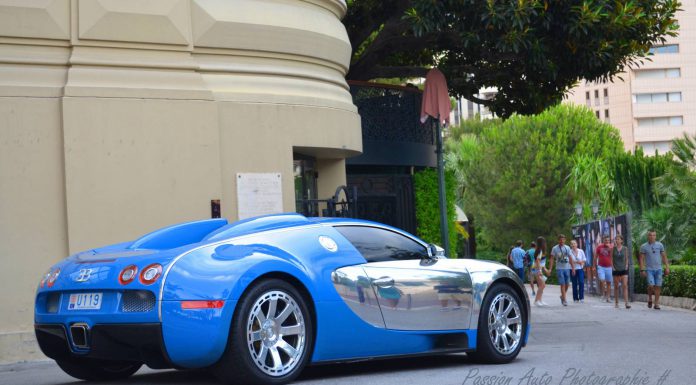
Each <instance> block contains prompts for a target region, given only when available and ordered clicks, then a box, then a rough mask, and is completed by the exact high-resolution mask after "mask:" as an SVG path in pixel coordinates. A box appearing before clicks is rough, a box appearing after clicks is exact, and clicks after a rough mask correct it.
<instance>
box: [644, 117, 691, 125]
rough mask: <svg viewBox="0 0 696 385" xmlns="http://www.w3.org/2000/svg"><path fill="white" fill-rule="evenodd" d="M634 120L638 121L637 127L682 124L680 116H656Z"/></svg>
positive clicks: (682, 120) (682, 118)
mask: <svg viewBox="0 0 696 385" xmlns="http://www.w3.org/2000/svg"><path fill="white" fill-rule="evenodd" d="M636 120H637V122H638V127H649V126H681V125H683V124H684V117H682V116H658V117H653V118H639V119H636Z"/></svg>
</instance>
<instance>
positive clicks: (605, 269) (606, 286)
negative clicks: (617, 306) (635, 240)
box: [594, 235, 613, 303]
mask: <svg viewBox="0 0 696 385" xmlns="http://www.w3.org/2000/svg"><path fill="white" fill-rule="evenodd" d="M594 260H595V269H596V270H597V278H599V293H600V294H601V295H602V300H603V301H604V302H607V303H609V302H610V301H609V295H610V294H611V282H612V280H613V279H612V275H611V268H612V262H611V247H610V244H609V236H608V235H605V236H603V237H602V244H601V245H599V246H597V250H596V251H595V258H594Z"/></svg>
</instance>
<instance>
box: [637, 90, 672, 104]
mask: <svg viewBox="0 0 696 385" xmlns="http://www.w3.org/2000/svg"><path fill="white" fill-rule="evenodd" d="M681 99H682V97H681V92H655V93H646V94H633V103H639V104H644V103H665V102H671V103H675V102H681Z"/></svg>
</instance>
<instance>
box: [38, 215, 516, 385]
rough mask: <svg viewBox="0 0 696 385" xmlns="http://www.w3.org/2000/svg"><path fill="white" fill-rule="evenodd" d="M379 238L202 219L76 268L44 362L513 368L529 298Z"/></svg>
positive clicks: (313, 221) (41, 307) (288, 376)
mask: <svg viewBox="0 0 696 385" xmlns="http://www.w3.org/2000/svg"><path fill="white" fill-rule="evenodd" d="M437 251H438V249H437V248H436V247H435V246H434V245H428V244H427V243H425V242H423V241H422V240H420V239H418V238H417V237H415V236H413V235H410V234H408V233H405V232H403V231H401V230H399V229H395V228H392V227H389V226H386V225H382V224H378V223H374V222H367V221H362V220H352V219H339V218H331V219H329V218H305V217H303V216H301V215H297V214H282V215H273V216H266V217H259V218H254V219H249V220H244V221H239V222H236V223H232V224H227V221H226V220H224V219H211V220H204V221H198V222H190V223H183V224H179V225H174V226H171V227H167V228H164V229H161V230H158V231H155V232H153V233H151V234H148V235H145V236H143V237H142V238H140V239H138V240H136V241H133V242H126V243H121V244H117V245H112V246H107V247H103V248H99V249H94V250H89V251H85V252H81V253H78V254H75V255H73V256H71V257H69V258H67V259H65V260H63V261H62V262H60V263H58V264H56V265H55V266H53V267H52V268H51V269H50V270H49V271H48V272H47V273H46V275H45V276H44V277H43V279H42V280H41V283H40V284H39V287H38V291H37V294H36V306H35V330H36V337H37V339H38V342H39V345H40V346H41V349H42V350H43V352H44V353H45V354H46V355H47V356H48V357H50V358H52V359H54V360H55V361H56V362H57V363H58V365H59V366H60V367H61V368H62V369H63V370H64V371H65V372H66V373H68V374H69V375H71V376H73V377H76V378H80V379H85V380H108V379H118V378H124V377H127V376H130V375H131V374H133V373H135V371H137V370H138V368H140V367H141V366H142V365H143V364H145V365H148V366H149V367H151V368H172V367H173V368H204V367H209V368H211V369H212V370H214V371H215V373H216V374H217V375H218V376H219V377H220V378H221V379H222V381H224V382H225V383H235V384H243V383H251V384H260V383H266V384H279V383H285V382H288V381H291V380H292V379H293V378H295V377H296V376H297V375H298V374H299V372H300V371H301V370H302V369H303V367H305V366H306V365H311V364H316V363H326V362H341V361H353V360H364V359H373V358H384V357H396V356H406V355H421V354H441V353H450V352H467V353H468V354H469V355H471V356H473V357H474V358H475V359H477V360H480V361H484V362H493V363H504V362H508V361H510V360H512V359H514V358H515V357H516V356H517V354H518V353H519V352H520V349H521V348H522V346H524V345H525V344H526V341H527V336H528V334H529V329H528V325H529V300H528V298H527V295H526V292H525V290H524V288H523V283H522V282H521V281H520V280H519V278H518V277H517V275H516V274H515V273H513V271H512V270H510V269H509V268H507V267H506V266H503V265H501V264H498V263H492V262H483V261H477V260H456V259H447V258H445V257H442V256H439V255H438V253H437Z"/></svg>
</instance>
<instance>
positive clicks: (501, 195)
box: [460, 105, 623, 250]
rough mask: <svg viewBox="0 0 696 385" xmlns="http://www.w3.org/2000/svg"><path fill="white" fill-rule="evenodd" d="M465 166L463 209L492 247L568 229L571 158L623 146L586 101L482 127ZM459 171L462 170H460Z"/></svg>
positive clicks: (602, 156)
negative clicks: (482, 228) (568, 182)
mask: <svg viewBox="0 0 696 385" xmlns="http://www.w3.org/2000/svg"><path fill="white" fill-rule="evenodd" d="M477 140H478V144H479V146H478V148H477V150H476V151H475V152H474V153H473V154H470V156H471V157H472V159H471V160H470V163H469V164H470V165H471V166H470V167H468V168H467V169H465V170H463V173H464V174H465V177H464V179H463V180H464V181H465V183H466V186H462V187H460V188H462V189H463V190H464V202H465V210H466V211H467V213H472V214H473V215H474V217H475V218H476V221H477V224H478V226H482V227H484V228H485V231H484V232H483V234H485V236H486V237H487V238H488V239H487V241H488V242H489V243H490V244H491V246H492V247H494V248H495V249H497V250H506V249H505V247H507V246H509V245H510V243H511V242H513V241H514V240H515V239H518V238H521V239H524V240H527V241H529V240H532V239H534V238H535V237H537V236H538V235H555V234H557V233H559V232H566V231H567V228H568V221H569V219H570V218H571V214H572V212H573V204H574V200H575V197H574V194H573V192H572V191H571V190H570V189H568V188H566V183H567V176H568V175H569V173H570V171H571V168H572V166H573V159H575V158H576V157H577V156H581V155H587V156H592V157H598V158H600V159H607V158H609V157H611V155H612V154H616V153H619V152H621V151H623V144H622V142H621V139H620V138H619V133H618V131H617V130H616V129H615V128H614V127H612V126H610V125H608V124H606V123H603V122H601V121H599V120H597V118H596V117H595V116H594V114H593V113H592V112H591V111H590V110H588V109H586V108H584V107H575V106H569V105H560V106H556V107H553V108H550V109H548V110H547V111H545V112H543V113H542V114H539V115H535V116H517V115H516V116H513V117H511V118H509V119H507V120H506V121H504V122H499V123H498V124H496V125H493V126H490V127H487V128H486V129H484V130H483V131H482V132H481V134H480V135H479V136H478V139H477ZM460 171H461V170H460Z"/></svg>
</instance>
